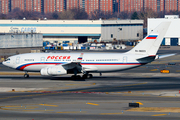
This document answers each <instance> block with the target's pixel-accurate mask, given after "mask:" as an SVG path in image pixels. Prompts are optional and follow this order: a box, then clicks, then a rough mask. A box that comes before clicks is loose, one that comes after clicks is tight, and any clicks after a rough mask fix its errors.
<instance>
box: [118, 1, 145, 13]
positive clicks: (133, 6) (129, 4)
mask: <svg viewBox="0 0 180 120" xmlns="http://www.w3.org/2000/svg"><path fill="white" fill-rule="evenodd" d="M143 1H144V0H120V1H119V4H120V12H123V11H127V12H133V11H141V10H142V8H143V5H144V4H143Z"/></svg>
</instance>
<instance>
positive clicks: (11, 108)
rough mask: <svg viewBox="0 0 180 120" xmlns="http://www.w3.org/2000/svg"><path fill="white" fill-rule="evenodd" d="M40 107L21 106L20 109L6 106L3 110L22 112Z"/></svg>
mask: <svg viewBox="0 0 180 120" xmlns="http://www.w3.org/2000/svg"><path fill="white" fill-rule="evenodd" d="M36 108H38V107H35V106H26V107H25V106H22V107H21V106H19V107H8V106H4V107H1V109H2V110H22V109H36Z"/></svg>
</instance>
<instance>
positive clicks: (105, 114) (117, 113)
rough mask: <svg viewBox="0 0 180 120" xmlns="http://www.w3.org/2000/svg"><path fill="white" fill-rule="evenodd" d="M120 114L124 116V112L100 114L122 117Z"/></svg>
mask: <svg viewBox="0 0 180 120" xmlns="http://www.w3.org/2000/svg"><path fill="white" fill-rule="evenodd" d="M120 114H123V113H122V112H121V113H100V115H120Z"/></svg>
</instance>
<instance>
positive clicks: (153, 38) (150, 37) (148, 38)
mask: <svg viewBox="0 0 180 120" xmlns="http://www.w3.org/2000/svg"><path fill="white" fill-rule="evenodd" d="M156 38H157V37H147V38H146V39H156Z"/></svg>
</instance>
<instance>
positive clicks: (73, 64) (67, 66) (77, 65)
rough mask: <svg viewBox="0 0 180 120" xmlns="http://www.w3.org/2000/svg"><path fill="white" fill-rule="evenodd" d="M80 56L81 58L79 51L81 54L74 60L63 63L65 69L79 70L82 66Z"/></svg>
mask: <svg viewBox="0 0 180 120" xmlns="http://www.w3.org/2000/svg"><path fill="white" fill-rule="evenodd" d="M82 58H83V53H81V55H80V56H79V57H78V58H77V60H76V61H73V62H70V63H65V64H63V65H62V66H63V67H64V69H66V70H69V69H74V68H77V69H78V71H79V70H80V71H81V70H82V66H81V62H82Z"/></svg>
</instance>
